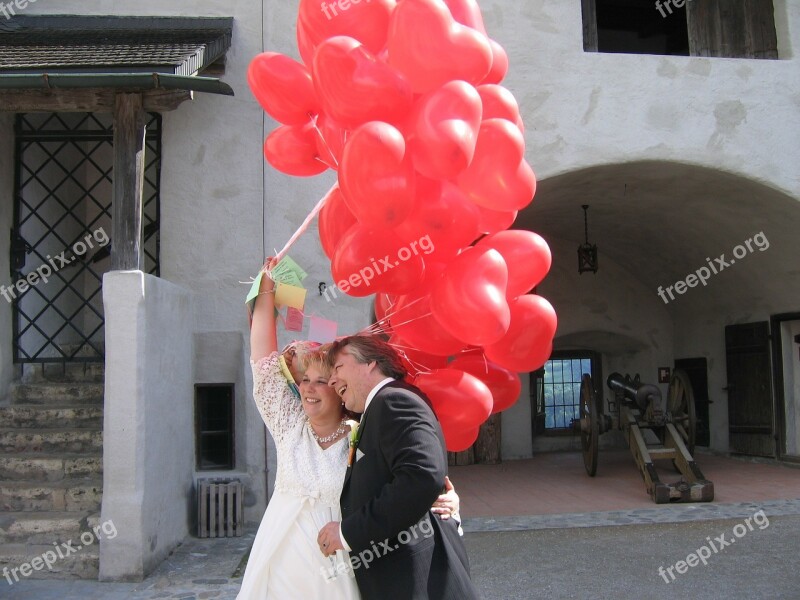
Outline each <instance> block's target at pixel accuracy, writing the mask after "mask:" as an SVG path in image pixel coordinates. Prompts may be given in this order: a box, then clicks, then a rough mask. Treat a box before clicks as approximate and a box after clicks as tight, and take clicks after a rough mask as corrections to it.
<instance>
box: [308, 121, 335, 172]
mask: <svg viewBox="0 0 800 600" xmlns="http://www.w3.org/2000/svg"><path fill="white" fill-rule="evenodd" d="M318 118H319V115H313V116H312V117H311V126H312V127H313V128H314V131H316V132H317V135H318V136H319V139H320V140H321V141H322V143H323V144H324V145H325V150H327V151H328V154H329V155H330V159H331V161H333V164H334V165H335V166H336V170H337V171H338V170H339V161H337V160H336V156H334V154H333V151H332V150H331V147H330V146H329V145H328V140H326V139H325V136H324V135H322V131H320V128H319V127H318V126H317V119H318ZM316 158H317V160H318V161H320V162H321V163H323V164H328V163H326V162H325V161H324V160H322V159H321V158H320V157H319V156H317V157H316Z"/></svg>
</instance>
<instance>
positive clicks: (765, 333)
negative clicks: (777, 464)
mask: <svg viewBox="0 0 800 600" xmlns="http://www.w3.org/2000/svg"><path fill="white" fill-rule="evenodd" d="M725 356H726V362H727V371H728V387H727V390H728V428H729V432H730V447H731V450H732V451H733V452H737V453H740V454H748V455H752V456H775V429H774V425H773V407H772V404H773V401H772V385H771V378H770V373H771V370H770V360H769V324H768V323H767V322H766V321H764V322H761V323H747V324H743V325H728V326H727V327H726V328H725Z"/></svg>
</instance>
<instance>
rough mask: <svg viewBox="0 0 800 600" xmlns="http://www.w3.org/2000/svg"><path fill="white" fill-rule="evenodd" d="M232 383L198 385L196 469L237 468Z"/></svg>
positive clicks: (196, 399)
mask: <svg viewBox="0 0 800 600" xmlns="http://www.w3.org/2000/svg"><path fill="white" fill-rule="evenodd" d="M233 399H234V394H233V384H227V383H226V384H215V385H198V386H195V411H194V415H195V440H196V450H197V469H198V470H199V471H220V470H231V469H233V468H234V465H235V461H234V455H233Z"/></svg>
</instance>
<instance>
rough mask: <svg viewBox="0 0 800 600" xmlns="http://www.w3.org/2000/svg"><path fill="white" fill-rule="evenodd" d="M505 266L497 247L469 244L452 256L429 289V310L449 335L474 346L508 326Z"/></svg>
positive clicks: (497, 336) (488, 341) (492, 338)
mask: <svg viewBox="0 0 800 600" xmlns="http://www.w3.org/2000/svg"><path fill="white" fill-rule="evenodd" d="M507 285H508V267H506V263H505V261H504V260H503V257H502V256H501V255H500V253H499V252H497V250H492V249H491V248H485V249H483V248H480V249H479V248H468V249H466V250H465V251H464V252H462V253H461V254H459V255H458V256H457V257H455V258H454V259H453V260H452V261H451V262H450V264H449V265H448V266H447V269H445V272H444V274H443V275H442V278H441V279H440V280H439V281H437V282H436V285H434V287H433V291H432V292H431V311H432V312H433V316H434V317H435V318H436V320H437V321H438V322H439V323H440V324H441V325H442V327H443V328H444V329H445V331H447V332H448V333H450V335H452V336H454V337H456V338H458V339H460V340H462V341H464V342H466V343H468V344H474V345H477V346H483V345H485V344H491V343H493V342H496V341H497V340H499V339H500V338H501V337H503V336H504V335H505V333H506V331H507V330H508V325H509V323H510V319H511V315H510V313H509V310H508V302H506V286H507Z"/></svg>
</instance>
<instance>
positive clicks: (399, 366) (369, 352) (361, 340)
mask: <svg viewBox="0 0 800 600" xmlns="http://www.w3.org/2000/svg"><path fill="white" fill-rule="evenodd" d="M345 348H347V350H348V352H349V353H350V355H351V356H352V357H353V358H355V359H356V361H357V362H360V363H369V362H372V361H375V362H376V363H377V366H378V370H379V371H380V372H381V373H383V374H384V375H386V377H393V378H394V379H402V378H403V377H405V376H406V373H407V371H406V368H405V367H404V366H403V363H402V362H401V361H400V357H399V356H398V355H397V352H396V351H395V349H394V348H392V347H391V346H390V345H389V344H387V343H386V342H384V341H383V340H381V339H379V338H377V337H375V336H372V335H351V336H348V337H345V338H342V339H340V340H336V341H335V342H333V343H332V344H331V347H330V349H329V350H328V362H329V364H330V365H331V367H333V365H334V363H335V362H336V355H337V354H339V352H341V351H342V350H344V349H345Z"/></svg>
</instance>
